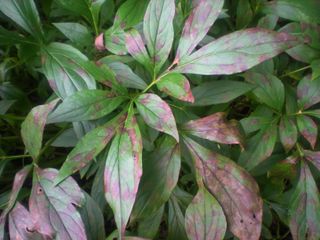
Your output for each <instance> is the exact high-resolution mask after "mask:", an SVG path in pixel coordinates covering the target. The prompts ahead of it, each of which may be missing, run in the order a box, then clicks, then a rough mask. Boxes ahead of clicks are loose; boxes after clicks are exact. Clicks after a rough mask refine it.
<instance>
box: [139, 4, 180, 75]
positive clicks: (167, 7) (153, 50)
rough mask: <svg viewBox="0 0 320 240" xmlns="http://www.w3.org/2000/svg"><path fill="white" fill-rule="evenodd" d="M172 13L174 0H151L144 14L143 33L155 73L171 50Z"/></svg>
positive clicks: (173, 11) (172, 34)
mask: <svg viewBox="0 0 320 240" xmlns="http://www.w3.org/2000/svg"><path fill="white" fill-rule="evenodd" d="M174 13H175V1H174V0H151V1H150V3H149V5H148V8H147V11H146V13H145V16H144V21H143V33H144V36H145V39H146V43H147V46H148V50H149V54H150V57H151V62H152V65H153V67H154V73H155V74H156V73H158V72H159V70H160V68H161V67H162V65H163V64H164V62H165V61H166V60H167V58H168V56H169V53H170V50H171V46H172V42H173V38H174V32H173V17H174Z"/></svg>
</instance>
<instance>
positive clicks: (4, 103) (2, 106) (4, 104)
mask: <svg viewBox="0 0 320 240" xmlns="http://www.w3.org/2000/svg"><path fill="white" fill-rule="evenodd" d="M15 102H16V100H0V114H5V113H6V112H7V111H8V110H9V109H10V107H11V106H12V105H13V104H14V103H15Z"/></svg>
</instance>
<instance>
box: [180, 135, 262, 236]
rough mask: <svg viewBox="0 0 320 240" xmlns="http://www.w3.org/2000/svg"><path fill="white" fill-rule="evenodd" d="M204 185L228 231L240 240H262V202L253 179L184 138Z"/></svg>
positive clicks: (221, 157)
mask: <svg viewBox="0 0 320 240" xmlns="http://www.w3.org/2000/svg"><path fill="white" fill-rule="evenodd" d="M184 142H185V143H186V145H187V147H188V149H189V151H190V153H191V155H192V158H193V160H194V164H195V167H196V169H197V170H198V171H199V173H200V176H202V178H203V181H204V185H205V186H206V187H207V189H208V190H209V192H210V193H211V194H213V196H214V197H215V198H216V199H217V200H218V202H219V203H220V205H221V206H222V208H223V211H224V213H225V215H226V217H227V221H228V227H229V230H230V231H231V232H232V233H233V234H234V235H235V236H236V237H238V238H239V239H246V240H256V239H259V236H260V231H261V224H262V199H261V197H260V195H259V187H258V185H257V183H256V182H255V181H254V179H253V178H252V177H251V176H250V174H249V173H247V172H246V171H245V170H244V169H242V168H241V167H240V166H238V165H237V164H235V163H234V162H233V161H232V160H230V159H228V158H226V157H224V156H222V155H219V154H218V153H215V152H212V151H210V150H208V149H206V148H204V147H202V146H201V145H199V144H198V143H196V142H195V141H193V140H192V139H190V138H186V137H184Z"/></svg>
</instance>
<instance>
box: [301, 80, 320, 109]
mask: <svg viewBox="0 0 320 240" xmlns="http://www.w3.org/2000/svg"><path fill="white" fill-rule="evenodd" d="M297 95H298V103H299V106H300V107H301V108H303V109H307V108H309V107H311V106H313V105H314V104H316V103H318V102H320V77H318V78H316V79H312V78H311V75H308V76H306V77H304V78H303V79H302V80H300V81H299V84H298V88H297Z"/></svg>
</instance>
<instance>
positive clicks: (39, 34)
mask: <svg viewBox="0 0 320 240" xmlns="http://www.w3.org/2000/svg"><path fill="white" fill-rule="evenodd" d="M0 11H1V12H2V13H3V14H4V15H6V16H7V17H8V18H10V19H11V20H12V21H13V22H15V23H16V24H18V25H19V26H20V27H21V28H23V29H24V30H25V31H27V32H28V33H30V34H31V35H32V36H34V37H35V38H36V39H37V40H38V41H43V40H44V34H43V31H42V27H41V24H40V18H39V13H38V11H37V7H36V5H35V3H34V1H33V0H24V1H20V0H11V1H2V2H1V4H0Z"/></svg>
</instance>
